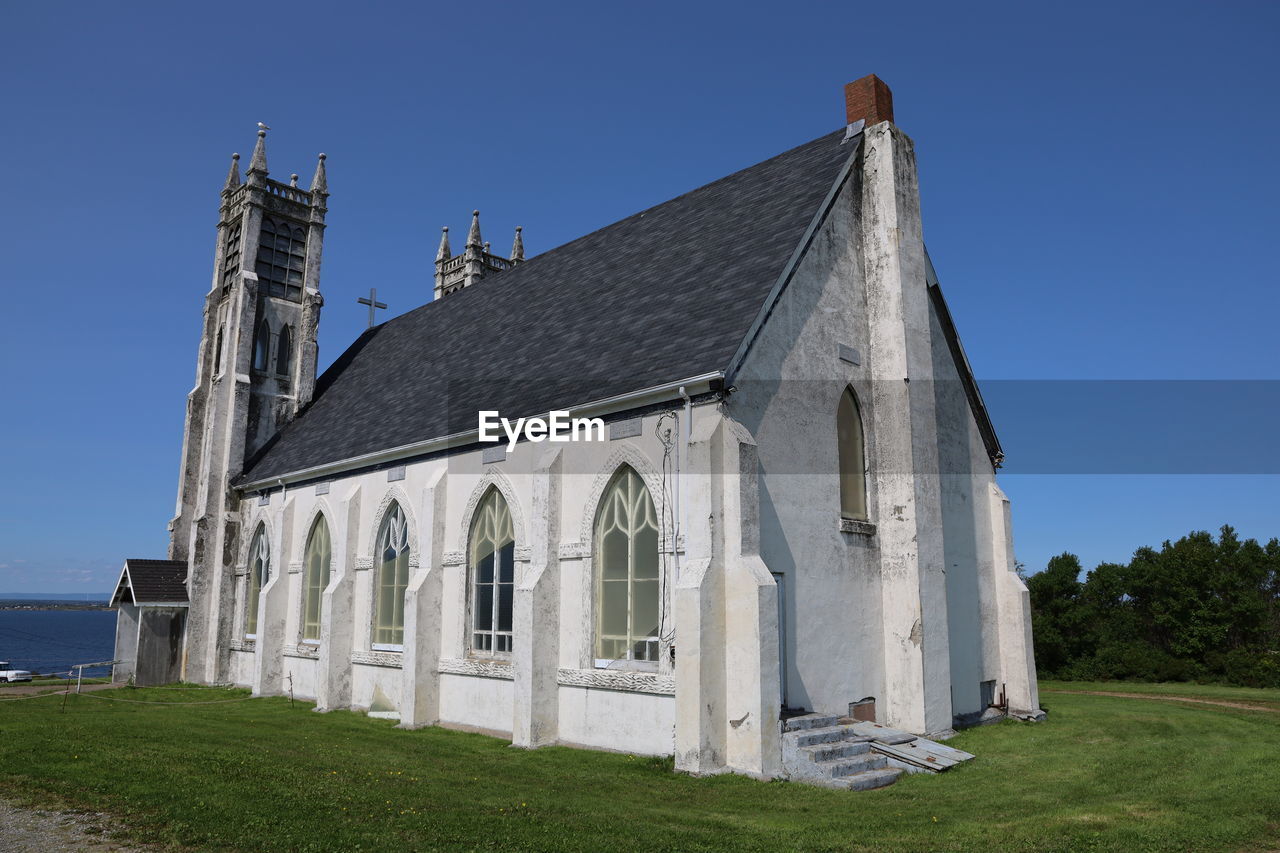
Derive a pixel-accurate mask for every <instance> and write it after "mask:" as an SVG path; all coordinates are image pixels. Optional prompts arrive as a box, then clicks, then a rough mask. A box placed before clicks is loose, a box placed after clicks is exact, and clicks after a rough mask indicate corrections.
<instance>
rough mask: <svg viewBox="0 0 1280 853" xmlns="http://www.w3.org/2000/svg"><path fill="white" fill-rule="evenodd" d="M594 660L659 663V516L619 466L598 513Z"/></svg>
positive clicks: (629, 471)
mask: <svg viewBox="0 0 1280 853" xmlns="http://www.w3.org/2000/svg"><path fill="white" fill-rule="evenodd" d="M595 563H596V657H597V658H598V659H600V660H602V661H618V660H627V661H649V662H656V661H657V660H658V640H659V628H658V623H659V618H660V609H661V589H660V586H661V584H660V571H661V565H660V560H659V555H658V514H657V511H656V510H655V508H654V504H653V498H652V496H651V495H650V494H649V490H648V488H646V487H645V484H644V481H643V480H642V479H641V478H640V475H639V474H637V473H636V472H635V470H634V469H633V468H631V467H630V466H625V465H624V466H623V467H622V468H621V469H619V471H618V473H617V474H615V475H614V477H613V480H612V481H611V482H610V484H609V487H608V488H607V489H606V490H605V493H604V497H603V498H602V499H601V501H600V508H599V509H598V510H597V512H596V529H595Z"/></svg>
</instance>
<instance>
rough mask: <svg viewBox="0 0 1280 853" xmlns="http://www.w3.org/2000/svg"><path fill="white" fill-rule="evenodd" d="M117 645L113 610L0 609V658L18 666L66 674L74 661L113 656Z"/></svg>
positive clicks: (97, 672) (102, 671)
mask: <svg viewBox="0 0 1280 853" xmlns="http://www.w3.org/2000/svg"><path fill="white" fill-rule="evenodd" d="M115 646H116V612H115V611H114V610H0V660H7V661H9V662H10V663H12V664H13V666H14V668H15V669H26V670H30V671H31V672H38V673H54V672H57V673H63V674H65V673H66V672H67V671H68V670H69V669H70V668H71V666H72V664H77V663H97V662H98V661H104V660H111V658H112V655H114V654H115ZM109 671H110V669H109V668H103V669H95V670H90V669H86V670H85V671H84V674H85V675H86V676H89V675H106V674H107V673H108V672H109Z"/></svg>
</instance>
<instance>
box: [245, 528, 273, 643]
mask: <svg viewBox="0 0 1280 853" xmlns="http://www.w3.org/2000/svg"><path fill="white" fill-rule="evenodd" d="M269 580H271V543H270V541H269V539H268V537H267V528H266V525H265V524H261V523H259V524H258V529H257V530H256V531H254V534H253V541H252V542H250V543H249V588H248V593H247V597H246V599H245V620H244V633H245V636H247V637H256V636H257V635H258V594H259V593H260V592H262V588H263V587H264V586H266V585H267V581H269Z"/></svg>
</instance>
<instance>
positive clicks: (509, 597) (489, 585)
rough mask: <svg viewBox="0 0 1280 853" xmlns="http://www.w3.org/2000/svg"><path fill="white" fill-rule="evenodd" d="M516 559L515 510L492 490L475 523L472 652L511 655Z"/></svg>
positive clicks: (470, 570)
mask: <svg viewBox="0 0 1280 853" xmlns="http://www.w3.org/2000/svg"><path fill="white" fill-rule="evenodd" d="M515 555H516V541H515V535H514V533H513V531H512V528H511V509H510V507H508V506H507V501H506V499H505V498H503V497H502V493H501V492H499V491H498V490H497V488H496V487H490V488H489V491H488V492H486V493H485V496H484V498H483V500H481V501H480V505H479V506H478V507H477V508H476V514H475V518H474V519H473V520H472V522H471V548H470V552H469V559H468V561H467V570H468V573H469V575H470V577H471V584H470V587H471V593H470V602H469V604H470V607H471V649H472V651H476V652H484V653H489V654H497V653H501V654H509V653H510V652H511V649H512V640H513V636H512V624H511V620H512V605H513V603H514V594H515V579H516V577H515V575H516V561H515Z"/></svg>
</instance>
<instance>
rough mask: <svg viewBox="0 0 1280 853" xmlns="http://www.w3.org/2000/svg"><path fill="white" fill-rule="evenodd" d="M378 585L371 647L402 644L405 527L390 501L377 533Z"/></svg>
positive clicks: (406, 581) (406, 569)
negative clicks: (372, 645)
mask: <svg viewBox="0 0 1280 853" xmlns="http://www.w3.org/2000/svg"><path fill="white" fill-rule="evenodd" d="M377 541H378V551H377V555H376V559H377V561H378V585H377V591H376V599H377V600H376V602H375V605H374V620H373V644H374V647H375V648H376V647H378V646H396V647H400V646H403V645H404V592H405V590H406V589H408V587H409V525H408V523H407V522H406V521H405V517H404V511H403V510H402V509H400V504H398V503H396V502H394V501H393V502H392V503H391V506H389V507H388V508H387V515H386V518H384V519H383V520H382V527H381V528H379V530H378V540H377Z"/></svg>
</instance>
